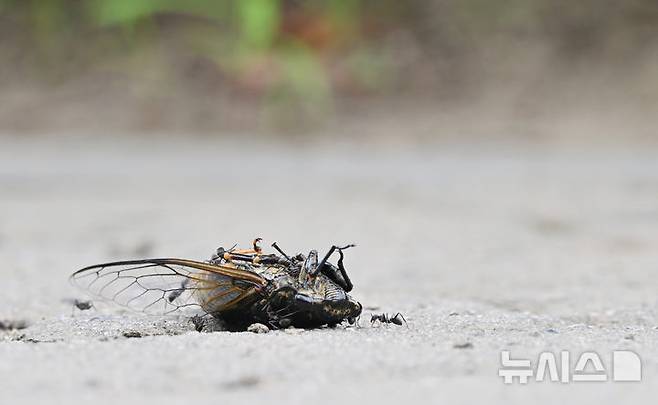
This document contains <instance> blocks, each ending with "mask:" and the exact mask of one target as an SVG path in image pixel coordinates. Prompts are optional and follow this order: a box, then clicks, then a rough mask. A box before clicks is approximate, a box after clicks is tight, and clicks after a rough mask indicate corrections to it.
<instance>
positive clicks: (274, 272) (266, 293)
mask: <svg viewBox="0 0 658 405" xmlns="http://www.w3.org/2000/svg"><path fill="white" fill-rule="evenodd" d="M259 241H260V239H256V240H255V241H254V243H253V248H252V249H247V250H237V249H235V247H234V248H231V249H228V250H225V249H224V248H221V247H220V248H219V249H217V253H216V254H214V255H213V256H212V258H211V259H210V260H209V261H208V262H200V261H194V260H187V259H173V258H170V259H144V260H130V261H121V262H112V263H104V264H97V265H93V266H89V267H85V268H84V269H81V270H78V271H77V272H75V273H74V274H73V275H72V276H71V280H72V282H73V283H74V284H76V285H78V286H80V287H82V288H84V289H86V290H88V291H89V292H90V293H91V294H93V295H94V296H96V297H100V298H105V299H110V300H112V301H114V302H116V303H118V304H120V305H123V306H125V307H128V308H131V309H134V310H138V311H142V312H145V313H161V314H162V313H164V314H167V313H173V312H176V311H181V310H183V309H185V308H188V307H200V308H201V309H202V310H203V312H205V313H206V314H208V315H211V316H213V317H215V318H218V319H221V320H222V321H224V322H225V323H226V324H227V325H228V326H229V327H230V328H231V329H235V330H241V329H245V328H246V327H247V326H249V325H250V324H252V323H256V322H258V323H263V324H265V325H268V326H269V327H271V328H274V329H277V328H286V327H288V326H294V327H298V328H316V327H320V326H323V325H328V326H335V325H337V324H339V323H341V322H343V321H345V320H347V321H348V322H349V323H350V324H353V323H354V322H355V320H356V318H357V317H358V316H359V315H360V314H361V309H362V307H361V304H360V303H358V302H357V301H355V300H353V299H352V297H350V296H349V295H348V294H347V293H348V292H349V291H351V290H352V282H351V281H350V279H349V277H348V275H347V272H346V271H345V267H344V266H343V250H345V249H347V248H349V247H352V246H353V245H348V246H344V247H338V246H332V247H331V249H329V251H328V252H327V254H326V255H325V256H324V258H323V259H322V260H318V253H317V251H315V250H311V251H310V252H309V253H308V255H303V254H301V253H300V254H298V255H296V256H288V255H287V254H285V253H284V252H283V251H282V250H281V249H279V247H278V246H277V245H276V243H273V244H272V246H273V247H274V248H275V249H276V250H277V252H278V253H279V254H280V255H277V254H263V252H262V248H261V247H260V246H258V242H259ZM334 252H338V254H339V258H338V261H337V262H336V265H334V264H332V263H330V262H329V261H328V260H329V258H330V257H331V255H332V254H334Z"/></svg>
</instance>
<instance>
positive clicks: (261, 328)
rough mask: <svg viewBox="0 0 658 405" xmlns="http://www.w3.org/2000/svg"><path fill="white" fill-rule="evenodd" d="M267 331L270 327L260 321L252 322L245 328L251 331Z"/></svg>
mask: <svg viewBox="0 0 658 405" xmlns="http://www.w3.org/2000/svg"><path fill="white" fill-rule="evenodd" d="M269 331H270V328H268V327H267V326H265V325H263V324H262V323H252V324H251V325H249V327H248V328H247V332H252V333H267V332H269Z"/></svg>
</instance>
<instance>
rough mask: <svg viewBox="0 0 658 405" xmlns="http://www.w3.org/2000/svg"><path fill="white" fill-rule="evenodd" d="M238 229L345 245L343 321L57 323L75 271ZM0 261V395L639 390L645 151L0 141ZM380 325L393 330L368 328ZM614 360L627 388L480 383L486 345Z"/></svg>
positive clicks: (385, 399)
mask: <svg viewBox="0 0 658 405" xmlns="http://www.w3.org/2000/svg"><path fill="white" fill-rule="evenodd" d="M255 236H261V237H263V238H265V239H266V240H268V241H274V240H276V241H278V242H279V244H280V245H281V246H283V247H285V248H286V249H287V250H295V251H307V250H309V249H311V248H317V249H319V250H323V249H326V248H327V247H329V246H330V245H331V244H333V243H347V242H355V243H357V244H358V245H359V247H358V248H357V249H353V250H350V251H348V252H347V258H346V265H347V267H348V270H349V271H350V273H351V275H352V278H353V281H354V284H355V286H356V288H355V290H354V293H353V295H354V296H355V298H357V299H358V300H360V301H361V302H362V303H363V304H364V306H365V307H366V310H365V315H364V317H362V319H361V327H360V328H353V327H339V328H337V329H334V330H330V329H322V330H314V331H302V330H286V331H276V332H271V333H268V334H258V335H257V334H252V333H246V332H245V333H229V332H215V333H198V332H196V331H194V329H193V326H192V325H191V324H190V323H189V322H188V321H187V319H185V318H181V317H150V316H145V315H140V314H133V313H126V312H125V311H122V310H121V309H118V308H116V307H113V306H110V305H105V304H103V303H102V302H97V303H96V304H97V305H96V309H95V310H90V311H85V312H81V311H77V310H76V311H72V305H71V300H72V299H74V298H83V297H84V294H83V293H82V292H80V291H76V290H75V289H73V288H72V287H71V286H69V284H68V282H67V277H68V275H69V274H70V273H71V272H73V271H74V270H76V269H78V268H80V267H82V266H85V265H88V264H93V263H97V262H102V261H106V260H113V259H128V258H135V257H161V256H177V257H186V258H194V259H205V258H207V257H208V256H209V255H210V254H211V253H212V252H213V251H214V249H215V248H216V247H217V246H219V245H223V246H230V245H232V244H233V243H236V242H239V243H242V244H247V243H248V242H249V241H250V240H251V239H252V238H253V237H255ZM0 258H1V261H2V264H3V266H2V270H0V275H1V276H2V278H1V280H2V284H1V285H2V289H1V294H0V321H2V322H3V323H4V325H5V329H6V330H2V331H0V398H2V400H1V401H2V402H3V403H5V402H6V403H12V404H13V403H49V404H50V403H66V404H70V403H88V401H89V400H93V401H94V403H97V404H103V403H114V404H116V403H121V404H123V403H126V404H128V403H144V402H143V401H144V400H147V401H149V403H150V401H152V400H153V401H154V400H157V401H158V403H179V402H182V401H196V400H204V401H206V400H209V401H222V402H226V401H228V403H235V402H243V403H256V402H258V403H284V402H286V403H309V402H311V403H317V404H321V403H322V404H323V403H331V402H334V403H335V402H339V403H357V402H360V403H364V402H365V403H382V404H386V403H395V402H397V401H400V400H402V401H405V402H409V403H412V402H415V403H441V402H450V403H472V402H474V401H476V400H477V401H480V402H489V403H520V402H522V401H523V402H528V401H531V402H532V403H538V404H543V403H546V404H553V403H556V402H557V401H561V400H570V401H574V402H575V401H577V400H582V401H587V402H596V403H619V402H622V401H624V402H626V403H630V402H631V401H634V400H637V401H644V402H653V401H654V400H653V398H654V397H655V396H656V395H658V384H657V383H656V377H657V376H658V360H657V359H658V357H657V355H658V347H657V344H656V343H657V342H658V314H657V312H656V311H657V309H658V305H657V300H656V290H657V289H656V287H657V286H658V278H656V277H654V274H655V272H656V270H657V269H658V149H656V148H655V147H648V146H640V145H637V146H625V147H619V146H617V147H613V146H596V147H585V146H574V145H571V146H565V145H555V144H553V145H551V144H544V145H534V146H532V145H525V146H523V145H514V144H495V143H478V144H454V143H453V144H441V145H432V146H427V145H426V146H423V147H420V146H419V147H401V146H399V145H388V146H380V147H375V146H368V145H362V144H361V145H360V144H352V143H349V142H347V143H340V144H337V145H336V144H330V143H329V142H325V143H317V144H307V145H297V146H292V145H281V144H279V143H276V142H274V141H268V140H261V141H252V142H247V143H238V142H234V141H222V142H219V141H212V140H210V139H195V140H190V139H186V140H183V139H179V140H173V139H164V138H148V137H147V138H141V139H140V140H130V139H127V138H126V139H105V140H99V139H95V140H89V139H82V138H80V139H75V138H29V137H28V138H21V139H19V138H11V137H5V138H0ZM375 308H376V309H375ZM383 311H385V312H390V313H394V312H397V311H401V312H402V313H404V315H405V316H406V318H407V320H408V322H409V325H408V326H409V327H408V328H407V327H398V326H395V325H391V326H386V325H384V326H381V325H375V326H374V327H372V326H371V325H370V323H369V322H368V319H367V318H368V317H369V314H370V313H371V312H383ZM21 323H25V324H26V325H25V326H27V327H26V328H22V329H19V330H10V329H11V328H10V327H11V326H12V325H13V326H18V327H20V326H22V325H21ZM126 335H128V336H130V335H139V336H141V337H126ZM617 349H628V350H633V351H635V352H637V353H638V354H639V355H640V357H641V358H642V361H643V381H642V382H641V383H618V382H612V381H608V382H605V383H576V382H574V383H570V384H561V383H555V382H532V381H531V383H530V384H528V385H524V386H522V385H519V384H514V385H511V386H510V385H505V384H503V381H502V379H501V378H500V377H499V376H498V369H499V367H500V352H501V350H511V352H512V357H513V358H524V357H525V358H529V359H532V360H533V364H534V363H535V361H536V359H537V356H538V354H539V353H541V352H542V351H546V350H549V351H552V352H554V353H559V352H560V351H562V350H568V351H570V353H572V356H573V358H574V361H575V358H576V357H577V356H578V355H579V354H580V353H582V352H584V351H596V352H597V353H598V354H599V355H600V356H601V358H602V360H603V361H604V365H605V366H606V367H607V368H608V369H610V356H611V353H612V351H613V350H617ZM571 366H572V367H573V366H574V365H573V364H572V365H571Z"/></svg>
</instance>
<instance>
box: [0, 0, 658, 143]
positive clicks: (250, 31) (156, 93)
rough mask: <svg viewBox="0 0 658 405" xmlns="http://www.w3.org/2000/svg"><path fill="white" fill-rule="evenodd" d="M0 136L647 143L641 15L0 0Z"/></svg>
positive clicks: (545, 4)
mask: <svg viewBox="0 0 658 405" xmlns="http://www.w3.org/2000/svg"><path fill="white" fill-rule="evenodd" d="M0 106H1V107H0V131H3V132H11V133H61V132H84V133H85V134H90V133H94V134H108V133H111V134H117V133H133V134H134V133H153V132H156V133H175V134H181V135H189V134H211V135H222V134H224V135H226V134H233V135H235V134H240V133H254V132H258V133H265V134H270V133H274V134H295V135H297V136H301V137H334V138H335V137H340V136H341V135H343V136H345V135H348V136H360V137H364V138H366V139H385V140H393V141H402V142H409V141H413V140H426V139H436V138H442V137H458V138H463V137H492V136H504V137H509V136H514V137H516V136H520V137H523V138H525V139H545V138H550V139H554V138H560V139H562V138H567V139H591V138H592V137H595V138H613V139H619V138H623V139H629V138H630V139H643V140H644V139H650V138H651V137H652V131H653V126H654V124H655V117H654V116H655V114H654V112H655V111H656V110H658V3H656V2H655V1H652V0H629V1H624V2H611V1H600V0H583V1H579V2H571V1H565V0H531V1H527V0H526V1H519V0H506V1H499V2H491V1H486V0H459V1H458V0H432V1H418V0H410V1H404V2H400V1H394V0H378V1H373V0H340V1H339V0H326V1H314V0H310V1H296V0H241V1H225V0H188V1H177V0H147V1H132V0H89V1H78V0H0Z"/></svg>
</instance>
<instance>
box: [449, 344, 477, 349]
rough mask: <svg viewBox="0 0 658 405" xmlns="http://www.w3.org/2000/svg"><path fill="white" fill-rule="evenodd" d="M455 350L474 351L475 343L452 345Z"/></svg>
mask: <svg viewBox="0 0 658 405" xmlns="http://www.w3.org/2000/svg"><path fill="white" fill-rule="evenodd" d="M452 347H454V348H455V349H472V348H473V343H471V342H465V343H455V344H454V345H452Z"/></svg>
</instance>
